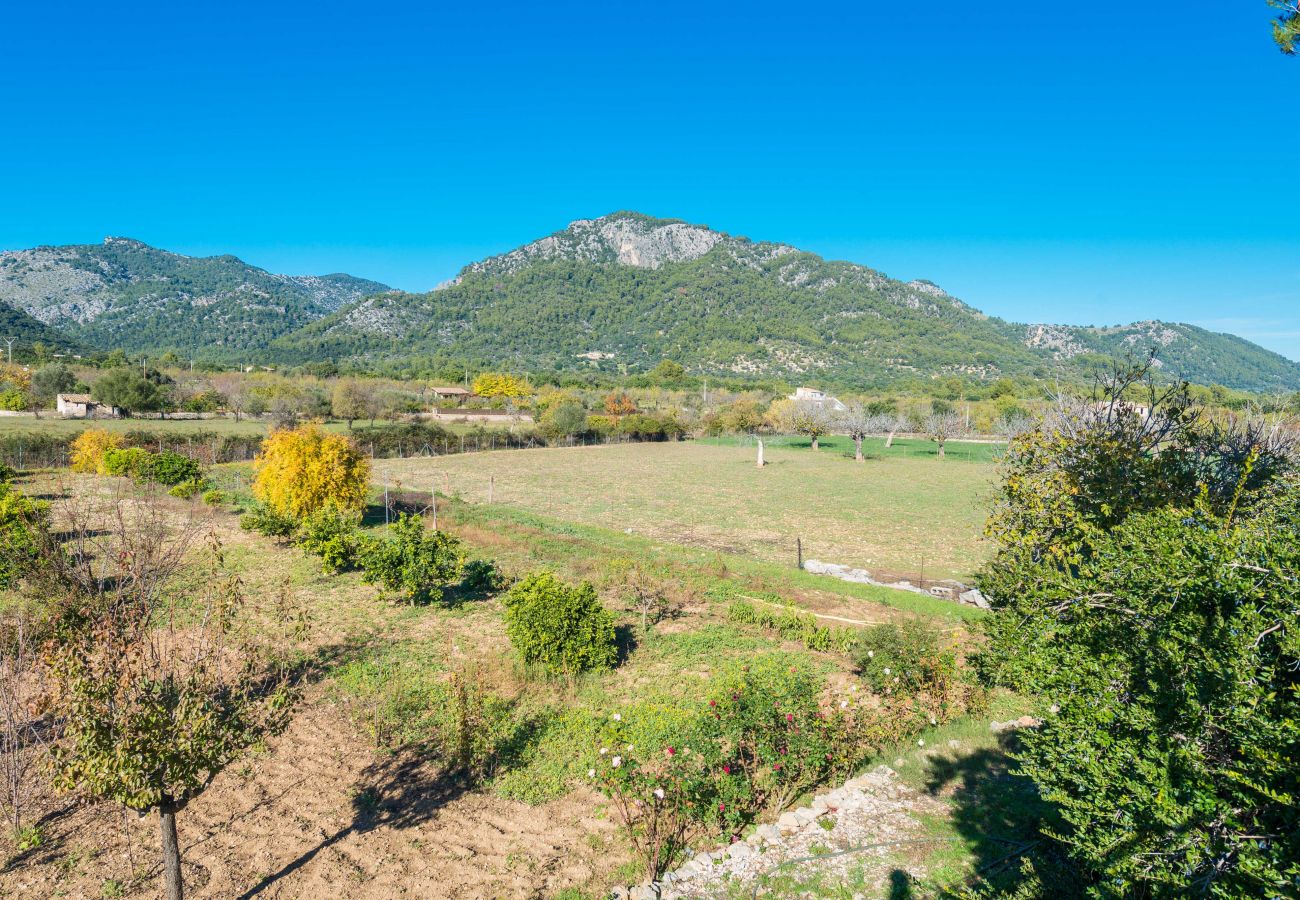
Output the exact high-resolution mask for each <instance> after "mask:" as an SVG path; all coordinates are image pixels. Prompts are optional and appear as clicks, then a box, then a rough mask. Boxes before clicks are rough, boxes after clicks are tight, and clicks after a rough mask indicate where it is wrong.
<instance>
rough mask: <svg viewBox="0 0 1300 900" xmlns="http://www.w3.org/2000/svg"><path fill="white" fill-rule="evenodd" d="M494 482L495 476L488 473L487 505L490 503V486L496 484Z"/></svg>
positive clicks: (495, 480)
mask: <svg viewBox="0 0 1300 900" xmlns="http://www.w3.org/2000/svg"><path fill="white" fill-rule="evenodd" d="M496 483H497V477H496V476H495V475H489V476H488V505H489V506H491V505H492V488H494V487H495V486H496Z"/></svg>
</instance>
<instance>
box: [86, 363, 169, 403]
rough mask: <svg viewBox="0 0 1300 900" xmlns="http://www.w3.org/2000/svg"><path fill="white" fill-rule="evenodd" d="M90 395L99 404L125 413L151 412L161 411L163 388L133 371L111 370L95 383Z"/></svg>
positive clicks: (164, 395) (164, 396) (131, 369)
mask: <svg viewBox="0 0 1300 900" xmlns="http://www.w3.org/2000/svg"><path fill="white" fill-rule="evenodd" d="M91 394H92V395H93V396H94V398H95V399H96V400H98V401H99V402H100V403H105V404H107V405H109V406H116V407H118V408H120V409H122V410H124V411H125V412H128V413H131V412H152V411H154V410H158V409H162V406H163V401H164V400H165V398H166V392H165V390H164V388H163V387H162V386H160V385H158V384H156V383H154V382H153V381H150V380H149V379H148V378H147V377H145V376H144V375H141V374H140V373H139V372H137V371H136V370H135V369H133V368H130V369H111V370H109V371H108V372H107V373H105V374H104V376H103V377H102V378H100V379H99V381H96V382H95V385H94V387H93V388H92V389H91Z"/></svg>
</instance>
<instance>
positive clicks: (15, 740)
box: [0, 602, 52, 837]
mask: <svg viewBox="0 0 1300 900" xmlns="http://www.w3.org/2000/svg"><path fill="white" fill-rule="evenodd" d="M41 637H42V636H41V634H40V633H39V630H38V622H37V618H36V616H35V615H34V614H33V611H32V609H31V608H30V606H28V605H27V604H25V603H21V602H20V603H16V604H14V605H12V606H10V607H9V608H7V609H6V610H5V612H4V614H3V617H0V778H3V785H2V786H0V787H2V788H3V791H4V793H3V796H0V809H3V810H4V814H5V816H6V817H7V818H8V819H9V826H10V828H11V829H12V831H13V833H14V835H15V836H16V837H17V836H19V835H21V834H22V830H23V813H24V811H25V810H26V809H27V806H28V804H29V803H30V802H31V799H32V797H33V796H34V794H35V793H36V791H37V790H38V789H39V788H40V785H39V783H38V779H37V775H38V773H39V772H40V771H41V770H42V769H43V768H44V765H45V761H46V751H47V746H48V739H49V737H50V730H51V727H52V723H51V722H50V721H49V720H48V719H47V718H46V717H45V716H44V715H43V714H42V712H41V708H42V705H43V700H44V696H45V693H46V690H47V686H46V683H45V670H44V669H43V668H42V667H41V666H40V665H39V655H38V653H37V646H38V644H39V642H40V640H41Z"/></svg>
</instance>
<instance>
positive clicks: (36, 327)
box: [0, 303, 78, 350]
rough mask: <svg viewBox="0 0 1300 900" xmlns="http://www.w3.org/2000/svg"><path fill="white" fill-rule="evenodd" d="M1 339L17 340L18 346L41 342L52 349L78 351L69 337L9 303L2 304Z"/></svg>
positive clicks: (0, 306) (0, 318) (15, 342)
mask: <svg viewBox="0 0 1300 900" xmlns="http://www.w3.org/2000/svg"><path fill="white" fill-rule="evenodd" d="M0 338H16V340H15V341H14V344H15V345H16V346H24V345H26V346H30V345H31V344H35V343H37V342H38V341H39V342H40V343H43V344H49V345H50V346H51V347H62V348H64V349H69V350H71V349H78V346H77V344H76V342H75V341H72V340H70V339H69V338H68V336H67V335H65V334H63V333H62V332H60V331H57V330H55V329H54V328H51V327H50V326H49V325H46V324H45V323H44V322H42V321H40V320H39V319H36V318H33V317H32V316H30V315H28V314H27V313H25V312H23V311H22V310H21V309H15V308H14V307H12V306H10V305H9V304H7V303H0ZM6 349H7V348H6Z"/></svg>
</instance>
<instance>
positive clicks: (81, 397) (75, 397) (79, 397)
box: [59, 394, 95, 403]
mask: <svg viewBox="0 0 1300 900" xmlns="http://www.w3.org/2000/svg"><path fill="white" fill-rule="evenodd" d="M59 399H60V400H62V401H63V402H64V403H94V402H95V400H94V398H93V397H91V396H90V395H89V394H59Z"/></svg>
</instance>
